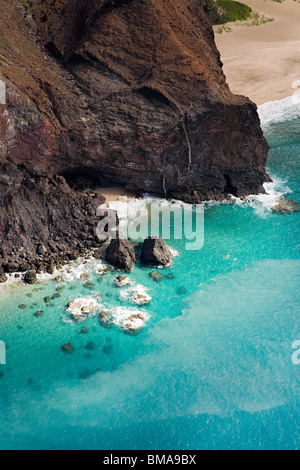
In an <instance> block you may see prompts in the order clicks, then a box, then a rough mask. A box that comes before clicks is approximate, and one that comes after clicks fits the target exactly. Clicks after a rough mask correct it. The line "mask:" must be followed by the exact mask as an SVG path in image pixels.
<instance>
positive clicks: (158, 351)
mask: <svg viewBox="0 0 300 470" xmlns="http://www.w3.org/2000/svg"><path fill="white" fill-rule="evenodd" d="M266 136H267V138H268V139H269V142H270V143H271V145H272V149H271V151H270V155H269V161H268V170H269V172H270V174H271V175H272V177H273V178H274V183H273V184H272V185H270V186H269V188H268V190H269V193H270V194H269V196H261V197H257V198H254V199H253V200H252V201H250V202H249V201H248V202H241V201H237V203H235V204H221V205H208V206H207V207H206V209H205V222H204V223H205V238H204V240H205V242H204V246H203V248H202V249H201V250H198V251H187V250H186V249H185V242H184V240H174V239H173V240H170V241H168V244H169V245H170V246H171V247H172V248H173V249H174V250H177V251H178V256H176V257H174V259H173V263H172V266H171V267H170V268H168V269H166V270H161V271H160V272H162V273H163V274H170V273H172V274H173V275H174V277H173V278H172V276H168V277H169V278H168V277H165V278H164V279H163V280H162V281H161V282H159V283H156V282H155V281H153V280H152V279H151V278H150V276H149V274H150V272H151V269H149V268H142V267H141V266H139V265H138V266H137V267H136V268H135V270H134V272H133V273H131V274H130V275H129V277H130V278H131V280H132V282H134V283H136V284H142V285H143V286H145V287H146V288H147V289H148V294H149V295H151V297H152V300H151V302H150V304H149V305H147V306H145V307H137V306H135V309H142V311H144V312H147V314H148V315H149V318H148V320H147V322H146V326H145V327H144V329H143V330H142V331H141V332H140V333H139V334H137V335H129V334H126V333H124V331H123V330H122V328H120V327H117V326H115V327H113V328H104V327H103V326H102V325H100V324H99V320H98V317H97V316H96V315H91V316H90V317H89V318H88V319H87V320H86V321H84V322H82V323H76V322H74V321H73V320H71V318H70V316H69V315H68V313H67V312H66V308H65V307H66V304H67V302H69V301H70V300H73V299H75V298H77V297H87V296H88V297H89V296H91V297H94V298H95V296H96V295H97V294H101V295H102V300H101V302H102V303H103V304H104V305H105V307H106V308H108V309H110V308H115V307H117V306H123V307H124V308H125V309H127V308H133V307H134V306H133V305H132V304H130V301H129V300H128V299H126V298H125V299H124V298H120V293H121V291H122V290H123V291H126V288H121V289H120V288H118V287H115V286H114V284H113V280H114V279H115V277H116V273H115V272H112V273H109V274H107V275H105V276H99V275H98V274H97V273H96V272H95V263H96V264H97V262H96V261H94V262H90V263H88V264H86V265H79V266H78V265H77V266H75V267H73V268H72V269H71V272H70V273H65V274H64V278H65V281H64V282H63V283H60V284H58V283H57V282H56V281H55V280H54V279H53V278H50V277H48V278H45V279H44V280H40V281H39V283H38V284H36V285H35V286H25V285H18V286H13V285H11V286H9V287H8V286H2V287H1V291H0V302H1V304H0V305H1V307H0V308H1V309H0V340H2V341H4V342H5V344H6V346H7V351H6V356H7V357H6V362H7V363H6V365H0V372H2V373H3V374H2V377H0V449H109V450H114V449H122V450H124V449H130V450H131V449H146V450H147V449H149V450H157V449H174V450H175V449H178V450H179V449H183V450H185V449H193V450H194V449H299V448H300V426H299V424H300V423H299V419H300V365H296V364H294V363H293V362H292V354H293V352H294V350H293V349H292V344H293V342H294V341H296V340H300V318H299V303H300V298H299V297H300V296H299V280H300V261H299V256H300V250H299V227H300V213H293V214H290V215H278V214H274V213H272V212H271V211H270V207H271V205H272V204H273V203H274V201H275V200H276V198H278V196H279V195H280V194H283V193H285V194H286V197H287V198H292V199H294V200H295V201H297V202H299V203H300V164H299V162H300V158H299V157H300V122H299V120H298V121H297V120H293V121H285V122H282V123H277V124H276V125H274V126H273V127H272V126H268V128H267V130H266ZM286 136H288V139H287V137H286ZM84 271H85V272H88V273H89V276H90V279H89V280H90V282H92V284H93V285H88V286H86V285H84V282H83V281H82V280H80V279H78V276H79V273H80V272H84ZM58 286H63V290H61V291H60V294H61V297H59V298H57V299H53V300H51V303H50V306H47V305H46V303H45V302H44V297H45V296H53V294H55V293H56V292H57V290H56V289H57V287H58ZM28 294H29V296H28ZM20 304H24V305H25V308H23V309H21V308H19V305H20ZM40 309H42V310H43V311H44V314H43V315H42V316H41V317H35V316H34V313H35V312H36V311H38V310H40ZM82 326H85V327H86V328H87V329H88V333H86V334H81V333H80V330H81V328H82ZM67 342H71V343H72V344H73V346H74V352H73V353H72V354H65V353H64V352H63V351H62V350H61V346H62V344H64V343H67ZM88 343H90V344H89V346H88V348H87V345H88ZM91 343H93V344H91Z"/></svg>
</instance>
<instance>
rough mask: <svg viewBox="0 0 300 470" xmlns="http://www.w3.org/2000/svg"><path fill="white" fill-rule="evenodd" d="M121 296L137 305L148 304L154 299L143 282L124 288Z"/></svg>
mask: <svg viewBox="0 0 300 470" xmlns="http://www.w3.org/2000/svg"><path fill="white" fill-rule="evenodd" d="M120 297H121V299H123V300H129V301H130V302H132V303H133V304H136V305H148V304H149V303H150V301H151V300H152V297H150V295H149V294H148V289H147V288H146V287H145V286H143V285H142V284H137V285H136V286H133V287H130V288H129V289H125V290H122V291H121V292H120Z"/></svg>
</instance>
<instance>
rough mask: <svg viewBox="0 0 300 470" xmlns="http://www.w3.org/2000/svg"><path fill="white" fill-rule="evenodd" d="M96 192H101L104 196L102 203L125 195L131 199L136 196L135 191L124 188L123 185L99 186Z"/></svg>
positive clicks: (116, 199)
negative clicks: (104, 199)
mask: <svg viewBox="0 0 300 470" xmlns="http://www.w3.org/2000/svg"><path fill="white" fill-rule="evenodd" d="M97 192H98V193H100V194H102V196H104V197H105V198H106V201H105V203H104V205H106V204H107V203H108V202H112V201H118V200H119V199H120V198H122V197H127V198H128V199H133V198H134V197H135V196H136V193H134V192H132V191H130V190H129V189H126V188H125V186H114V187H112V188H99V189H98V190H97Z"/></svg>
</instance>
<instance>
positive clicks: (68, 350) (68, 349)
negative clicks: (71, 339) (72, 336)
mask: <svg viewBox="0 0 300 470" xmlns="http://www.w3.org/2000/svg"><path fill="white" fill-rule="evenodd" d="M61 349H62V350H63V352H65V353H68V354H70V353H72V352H73V351H74V346H73V345H72V344H71V343H65V344H63V345H62V347H61Z"/></svg>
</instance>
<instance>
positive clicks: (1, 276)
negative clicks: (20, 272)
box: [0, 274, 8, 284]
mask: <svg viewBox="0 0 300 470" xmlns="http://www.w3.org/2000/svg"><path fill="white" fill-rule="evenodd" d="M7 280H8V277H7V276H6V275H5V274H0V284H3V283H4V282H6V281H7Z"/></svg>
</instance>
